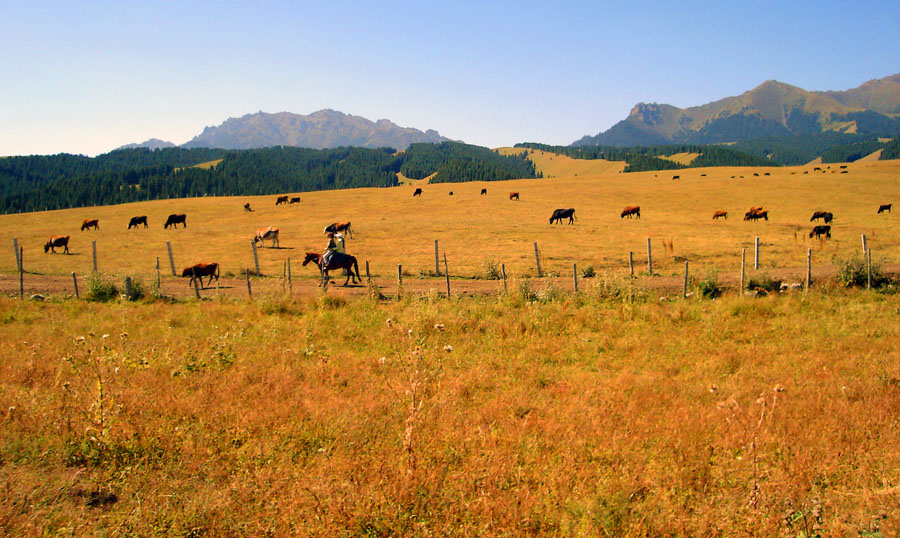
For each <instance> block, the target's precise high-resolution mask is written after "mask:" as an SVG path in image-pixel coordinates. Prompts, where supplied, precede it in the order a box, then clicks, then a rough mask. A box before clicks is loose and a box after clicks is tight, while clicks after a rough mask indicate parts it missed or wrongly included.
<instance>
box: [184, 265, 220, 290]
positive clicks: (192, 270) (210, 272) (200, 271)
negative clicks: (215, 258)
mask: <svg viewBox="0 0 900 538" xmlns="http://www.w3.org/2000/svg"><path fill="white" fill-rule="evenodd" d="M181 276H182V277H185V276H189V277H191V279H190V280H189V281H188V286H190V285H191V284H193V283H194V279H195V278H196V279H197V280H198V282H199V283H200V287H203V277H205V276H208V277H209V282H207V283H206V285H207V286H209V285H210V284H212V279H213V278H215V279H216V282H218V281H219V264H218V263H198V264H196V265H192V266H190V267H185V268H184V270H183V271H181Z"/></svg>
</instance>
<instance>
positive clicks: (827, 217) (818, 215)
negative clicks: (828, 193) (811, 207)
mask: <svg viewBox="0 0 900 538" xmlns="http://www.w3.org/2000/svg"><path fill="white" fill-rule="evenodd" d="M819 219H823V220H824V221H825V224H828V223H829V222H831V221H832V219H834V215H833V214H832V213H829V212H828V211H816V212H815V213H813V216H812V218H811V219H809V222H812V221H814V220H819Z"/></svg>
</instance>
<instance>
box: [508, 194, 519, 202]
mask: <svg viewBox="0 0 900 538" xmlns="http://www.w3.org/2000/svg"><path fill="white" fill-rule="evenodd" d="M509 199H510V200H516V201H518V200H519V193H517V192H511V193H509Z"/></svg>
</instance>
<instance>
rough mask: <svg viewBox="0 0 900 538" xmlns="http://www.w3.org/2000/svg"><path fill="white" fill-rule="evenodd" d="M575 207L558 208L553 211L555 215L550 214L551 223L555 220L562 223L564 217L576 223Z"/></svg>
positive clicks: (570, 222)
mask: <svg viewBox="0 0 900 538" xmlns="http://www.w3.org/2000/svg"><path fill="white" fill-rule="evenodd" d="M576 218H577V217H576V216H575V208H573V207H570V208H569V209H557V210H555V211H553V215H551V216H550V224H553V221H554V220H555V221H556V222H557V224H562V221H563V219H569V224H575V219H576Z"/></svg>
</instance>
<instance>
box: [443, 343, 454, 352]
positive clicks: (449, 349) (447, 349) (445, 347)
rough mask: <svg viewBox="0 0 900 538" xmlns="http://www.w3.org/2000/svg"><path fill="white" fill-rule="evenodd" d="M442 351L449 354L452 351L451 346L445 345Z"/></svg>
mask: <svg viewBox="0 0 900 538" xmlns="http://www.w3.org/2000/svg"><path fill="white" fill-rule="evenodd" d="M444 351H446V352H447V353H450V352H451V351H453V346H451V345H450V344H447V345H446V346H444Z"/></svg>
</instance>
